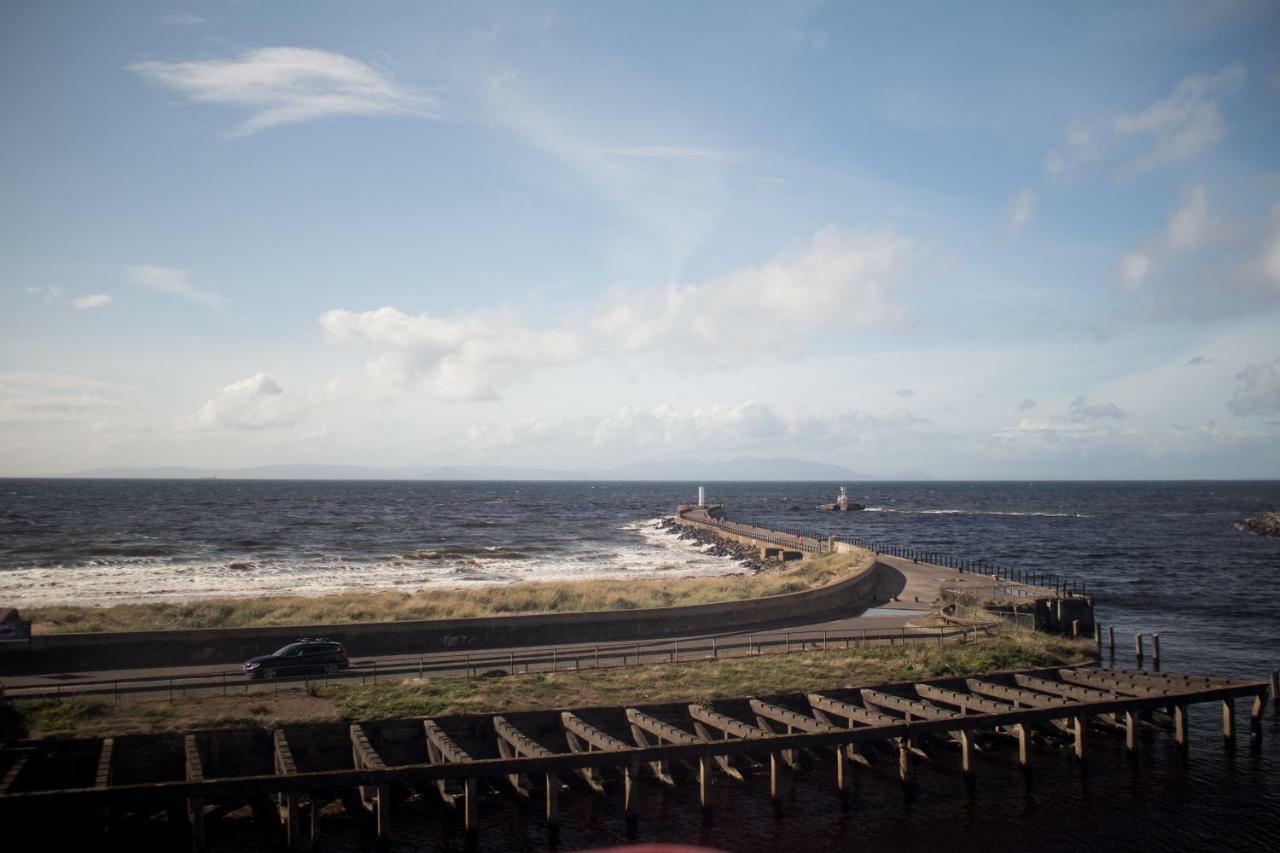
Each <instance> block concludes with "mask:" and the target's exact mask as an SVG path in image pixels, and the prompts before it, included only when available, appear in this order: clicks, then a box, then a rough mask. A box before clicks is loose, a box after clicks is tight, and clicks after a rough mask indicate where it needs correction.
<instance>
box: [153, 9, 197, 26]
mask: <svg viewBox="0 0 1280 853" xmlns="http://www.w3.org/2000/svg"><path fill="white" fill-rule="evenodd" d="M160 23H162V24H164V25H165V26H166V27H194V26H197V25H199V24H203V23H204V18H202V17H200V16H199V15H193V14H191V13H190V12H184V11H183V10H182V9H174V10H173V11H172V12H169V13H168V14H165V15H161V16H160Z"/></svg>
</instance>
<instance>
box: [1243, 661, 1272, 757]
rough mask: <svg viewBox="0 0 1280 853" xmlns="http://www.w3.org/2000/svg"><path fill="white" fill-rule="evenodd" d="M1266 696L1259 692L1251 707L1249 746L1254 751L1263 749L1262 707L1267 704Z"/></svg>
mask: <svg viewBox="0 0 1280 853" xmlns="http://www.w3.org/2000/svg"><path fill="white" fill-rule="evenodd" d="M1271 678H1272V684H1275V673H1272V674H1271ZM1265 698H1266V694H1265V693H1259V694H1258V695H1257V696H1254V697H1253V707H1251V708H1250V709H1249V748H1250V749H1251V750H1253V751H1254V752H1257V751H1258V750H1260V749H1262V708H1263V706H1264V705H1265V704H1266V703H1265V702H1264V701H1263V700H1264V699H1265Z"/></svg>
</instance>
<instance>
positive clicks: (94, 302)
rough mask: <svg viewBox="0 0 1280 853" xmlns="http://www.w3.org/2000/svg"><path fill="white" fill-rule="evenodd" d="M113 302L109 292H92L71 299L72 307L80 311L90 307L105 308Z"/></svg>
mask: <svg viewBox="0 0 1280 853" xmlns="http://www.w3.org/2000/svg"><path fill="white" fill-rule="evenodd" d="M111 302H112V299H111V295H110V294H107V293H92V294H90V295H88V296H77V297H76V298H75V299H72V300H71V307H72V308H75V309H77V310H80V311H84V310H87V309H90V308H105V307H107V306H108V305H110V304H111Z"/></svg>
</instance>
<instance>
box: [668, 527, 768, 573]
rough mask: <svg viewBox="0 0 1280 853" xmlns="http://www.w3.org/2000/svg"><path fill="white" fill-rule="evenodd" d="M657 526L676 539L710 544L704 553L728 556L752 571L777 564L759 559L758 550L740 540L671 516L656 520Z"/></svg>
mask: <svg viewBox="0 0 1280 853" xmlns="http://www.w3.org/2000/svg"><path fill="white" fill-rule="evenodd" d="M658 528H659V529H660V530H663V531H665V532H667V533H670V534H671V535H673V536H675V537H676V538H677V539H683V540H687V541H690V542H697V543H698V544H700V545H710V546H711V547H710V548H708V549H707V551H706V553H707V554H710V555H712V556H713V557H728V558H729V559H731V560H737V561H738V562H739V563H741V564H742V565H744V566H746V567H747V568H748V569H750V570H751V571H752V572H758V571H760V570H761V569H764V568H766V567H768V566H770V565H777V564H778V561H777V560H762V559H760V551H759V549H758V548H753V547H751V546H750V545H743V544H742V543H740V542H734V541H732V540H729V539H721V538H720V537H719V536H716V535H715V534H714V533H711V532H709V531H706V530H700V529H698V528H694V527H685V526H684V525H681V524H676V522H675V520H674V519H672V518H664V519H662V520H661V521H660V522H658Z"/></svg>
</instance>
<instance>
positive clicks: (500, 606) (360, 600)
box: [23, 552, 871, 634]
mask: <svg viewBox="0 0 1280 853" xmlns="http://www.w3.org/2000/svg"><path fill="white" fill-rule="evenodd" d="M870 561H871V554H870V553H869V552H857V553H847V554H828V555H825V556H822V557H817V558H815V559H812V560H804V561H799V562H791V563H779V564H771V565H769V566H768V567H767V568H765V569H763V570H761V571H760V572H758V573H756V574H754V575H748V576H742V575H730V576H726V577H718V578H674V579H670V580H666V579H659V580H627V579H625V578H618V579H605V580H593V581H577V582H572V583H517V584H507V585H504V586H486V587H479V588H476V589H430V588H428V589H421V590H417V591H415V592H402V591H398V590H388V591H384V592H348V593H340V594H337V595H325V596H315V597H307V596H266V597H258V598H223V599H214V600H209V601H196V602H187V603H180V604H177V603H175V604H117V605H114V606H111V607H75V606H57V607H37V608H33V609H31V610H28V611H24V613H23V615H24V616H26V617H27V618H29V619H31V620H32V621H33V623H34V625H33V630H34V631H35V633H37V634H65V633H83V632H110V631H169V630H175V629H180V628H248V627H262V626H272V625H335V624H344V623H349V622H381V621H400V620H411V619H457V618H466V617H475V616H510V615H513V614H517V613H571V612H580V611H586V610H635V609H639V608H648V607H674V606H677V605H684V604H710V603H712V602H717V601H740V600H742V599H744V598H759V597H762V596H767V595H781V594H783V593H788V592H801V591H803V590H806V589H813V588H815V587H819V586H823V585H825V584H828V583H831V582H832V581H834V580H838V579H840V578H841V577H845V576H847V575H849V574H851V573H853V572H855V571H857V570H859V569H861V568H863V567H865V566H866V565H868V564H869V563H870Z"/></svg>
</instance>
